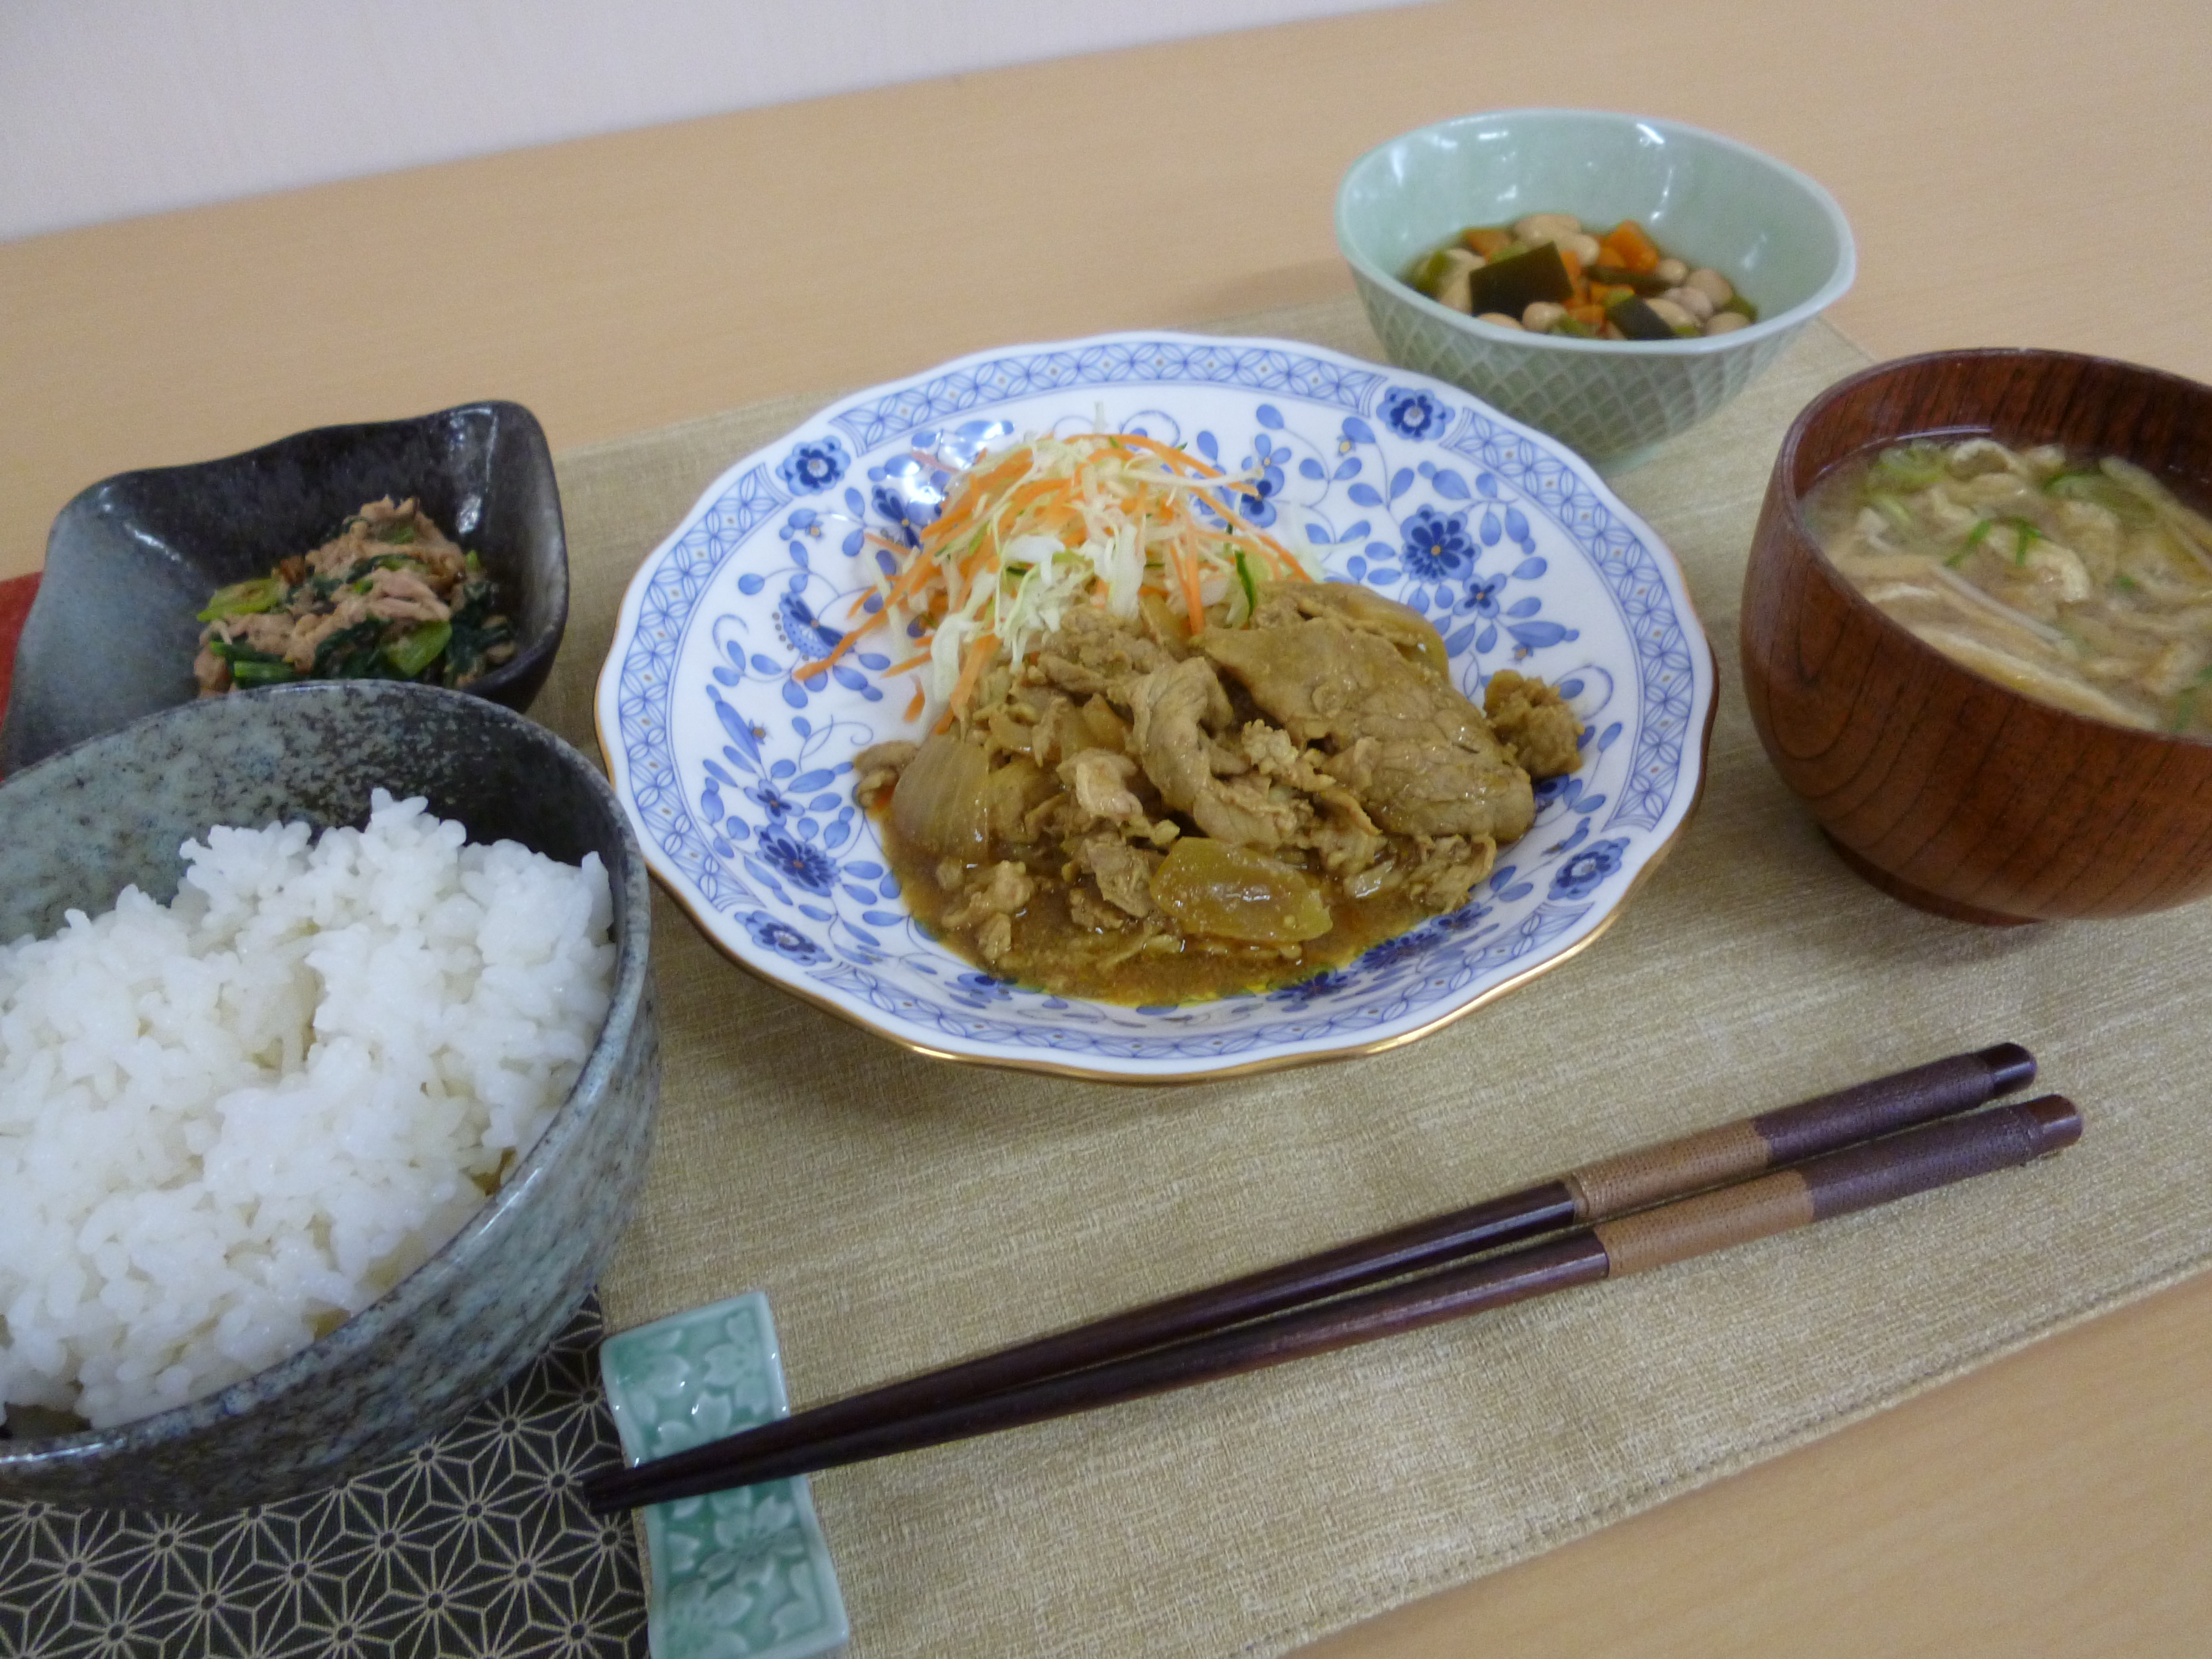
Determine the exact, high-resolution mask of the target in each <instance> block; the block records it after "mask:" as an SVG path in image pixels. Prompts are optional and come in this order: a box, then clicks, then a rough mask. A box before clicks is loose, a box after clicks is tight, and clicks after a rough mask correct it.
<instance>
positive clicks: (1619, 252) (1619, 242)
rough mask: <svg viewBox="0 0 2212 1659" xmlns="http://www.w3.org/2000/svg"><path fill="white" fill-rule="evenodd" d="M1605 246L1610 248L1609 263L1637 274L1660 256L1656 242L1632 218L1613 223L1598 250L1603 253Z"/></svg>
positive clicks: (1650, 267)
mask: <svg viewBox="0 0 2212 1659" xmlns="http://www.w3.org/2000/svg"><path fill="white" fill-rule="evenodd" d="M1607 248H1610V249H1611V250H1612V258H1611V259H1610V261H1609V263H1611V264H1617V265H1620V267H1621V268H1622V269H1623V270H1632V271H1635V272H1637V273H1638V275H1639V276H1640V275H1642V274H1643V273H1644V271H1647V270H1650V269H1652V268H1653V267H1654V266H1655V265H1656V264H1658V263H1659V260H1660V257H1661V256H1660V252H1659V248H1658V246H1657V244H1656V243H1654V242H1653V241H1652V240H1651V239H1650V237H1649V236H1647V235H1645V234H1644V227H1643V226H1641V225H1639V224H1638V223H1637V222H1636V221H1635V220H1633V219H1623V220H1622V221H1621V222H1620V223H1619V224H1617V225H1615V226H1614V227H1613V231H1612V234H1610V235H1608V236H1607V238H1606V239H1605V241H1604V243H1603V244H1601V246H1600V247H1599V250H1598V251H1599V252H1601V253H1603V252H1606V250H1607Z"/></svg>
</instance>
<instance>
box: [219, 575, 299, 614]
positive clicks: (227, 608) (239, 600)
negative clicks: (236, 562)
mask: <svg viewBox="0 0 2212 1659" xmlns="http://www.w3.org/2000/svg"><path fill="white" fill-rule="evenodd" d="M284 592H285V586H284V579H283V577H281V576H256V577H255V578H253V579H252V580H251V581H243V582H233V583H231V585H230V586H228V587H218V588H216V591H215V592H213V593H211V594H210V595H209V597H208V602H207V609H206V610H204V611H201V612H200V613H199V619H200V620H201V621H202V622H204V623H211V622H214V621H216V620H217V619H218V618H221V617H250V616H254V615H257V614H258V613H260V612H262V611H274V610H276V607H277V606H278V605H282V604H283V603H284Z"/></svg>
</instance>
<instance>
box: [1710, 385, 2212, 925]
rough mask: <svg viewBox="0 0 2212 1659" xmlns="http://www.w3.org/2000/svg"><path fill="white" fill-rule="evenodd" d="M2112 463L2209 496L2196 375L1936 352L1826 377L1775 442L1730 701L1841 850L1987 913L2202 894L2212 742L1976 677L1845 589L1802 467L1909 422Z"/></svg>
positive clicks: (1889, 876) (2187, 493) (2210, 476)
mask: <svg viewBox="0 0 2212 1659" xmlns="http://www.w3.org/2000/svg"><path fill="white" fill-rule="evenodd" d="M1975 433H1987V434H1989V435H1991V436H1994V437H1996V439H1998V440H1999V441H2002V442H2004V443H2008V444H2011V445H2015V446H2026V445H2030V444H2037V443H2047V442H2053V441H2056V442H2059V443H2063V444H2064V445H2066V446H2067V447H2068V448H2069V449H2070V450H2075V451H2079V452H2082V453H2087V454H2090V455H2096V456H2102V455H2118V456H2121V457H2124V459H2128V460H2130V461H2133V462H2135V463H2136V465H2140V466H2142V467H2144V468H2147V469H2148V471H2152V472H2154V473H2155V474H2157V475H2158V476H2159V477H2160V478H2161V479H2163V480H2165V481H2166V483H2168V484H2169V485H2170V486H2172V488H2173V489H2175V490H2176V492H2177V493H2178V494H2179V495H2182V496H2183V497H2184V498H2185V499H2186V500H2188V501H2191V502H2192V503H2193V504H2197V505H2202V504H2203V502H2204V501H2207V500H2208V499H2212V387H2206V386H2200V385H2198V384H2197V383H2196V382H2195V381H2192V380H2183V379H2181V378H2180V377H2179V376H2178V375H2173V374H2162V373H2160V372H2159V371H2158V370H2156V369H2150V368H2137V367H2136V366H2135V365H2132V364H2129V363H2122V362H2113V361H2112V360H2111V359H2109V358H2103V357H2083V356H2074V355H2072V354H2070V353H2066V352H2057V351H2009V350H2004V351H1946V352H1936V353H1932V354H1930V355H1929V356H1923V357H1907V358H1903V359H1901V360H1899V361H1898V362H1891V363H1883V364H1880V365H1877V366H1876V367H1875V368H1870V369H1869V370H1867V371H1866V372H1865V373H1864V374H1857V375H1854V376H1853V377H1852V378H1850V380H1844V381H1842V382H1840V383H1839V384H1838V385H1836V386H1832V387H1830V388H1829V389H1828V390H1827V391H1826V392H1823V393H1822V394H1821V395H1820V397H1819V398H1815V399H1814V401H1813V402H1812V403H1811V404H1808V406H1807V407H1806V409H1805V410H1804V411H1803V413H1802V414H1800V415H1799V416H1798V417H1797V419H1796V422H1795V423H1793V424H1792V425H1791V427H1790V432H1789V435H1788V436H1787V437H1786V438H1784V440H1783V444H1782V451H1781V453H1780V454H1779V455H1778V457H1777V458H1776V459H1775V463H1774V474H1773V477H1771V479H1770V480H1769V482H1768V483H1767V489H1766V501H1765V505H1764V507H1762V508H1761V509H1760V512H1759V528H1758V531H1757V532H1756V533H1755V534H1754V536H1753V541H1752V548H1751V558H1750V562H1749V565H1748V567H1747V569H1746V571H1745V573H1744V584H1743V629H1742V644H1743V678H1744V693H1745V696H1747V699H1748V700H1749V702H1750V704H1751V716H1752V720H1753V724H1755V725H1756V726H1758V728H1759V741H1760V742H1761V743H1762V744H1765V746H1766V753H1767V757H1768V758H1769V759H1770V760H1771V761H1772V762H1773V763H1774V768H1775V770H1777V771H1778V772H1779V773H1780V774H1781V775H1782V780H1783V781H1784V783H1786V784H1788V785H1789V786H1790V789H1791V790H1792V791H1793V792H1794V793H1796V795H1797V797H1798V798H1799V799H1801V800H1802V801H1803V802H1804V803H1805V804H1806V805H1807V806H1808V807H1809V808H1810V809H1811V810H1812V813H1813V816H1814V818H1815V819H1816V820H1817V821H1818V822H1819V823H1820V828H1821V829H1822V830H1823V831H1825V832H1826V835H1827V836H1828V838H1829V840H1830V842H1832V844H1833V845H1834V847H1835V848H1836V850H1837V851H1838V853H1840V854H1842V855H1843V858H1844V862H1845V863H1847V864H1849V865H1850V866H1851V868H1852V869H1854V870H1856V871H1857V872H1858V873H1859V874H1861V875H1862V876H1863V877H1865V878H1867V879H1868V880H1869V881H1870V882H1872V883H1873V884H1875V886H1877V887H1879V888H1881V890H1883V891H1884V892H1887V893H1890V894H1893V895H1894V896H1896V897H1898V898H1900V899H1903V900H1904V901H1905V902H1906V903H1908V904H1913V905H1917V906H1918V907H1919V908H1922V909H1924V910H1931V911H1934V912H1936V914H1937V915H1946V916H1952V917H1956V918H1958V919H1960V920H1961V921H1979V922H1989V923H1996V924H2004V923H2012V922H2021V921H2052V920H2057V919H2059V918H2062V917H2075V916H2124V915H2139V914H2141V913H2142V912H2143V911H2146V910H2157V909H2163V908H2166V906H2168V905H2174V904H2185V903H2187V902H2189V901H2190V900H2191V899H2195V898H2198V897H2201V896H2203V895H2204V894H2206V893H2207V892H2212V743H2207V742H2205V741H2203V740H2202V739H2199V738H2183V737H2173V736H2167V735H2165V734H2162V733H2159V732H2142V731H2134V730H2130V729H2128V728H2126V727H2124V726H2110V725H2106V723H2104V722H2103V721H2101V720H2089V719H2086V718H2084V717H2083V716H2081V715H2079V714H2069V713H2068V712H2067V711H2065V710H2064V709H2062V708H2053V707H2052V706H2051V705H2050V704H2048V703H2043V702H2037V701H2035V700H2034V699H2033V698H2031V697H2027V696H2023V695H2022V694H2021V693H2020V692H2017V691H2014V690H2009V689H2008V688H2006V687H2004V686H2002V685H1999V684H1996V683H1995V682H1994V681H1991V680H1988V679H1984V678H1982V677H1981V676H1980V675H1978V674H1976V673H1974V672H1972V671H1971V670H1968V669H1966V668H1962V667H1960V666H1959V665H1957V664H1955V663H1954V662H1952V661H1951V660H1950V659H1948V658H1947V657H1945V656H1943V655H1942V653H1940V652H1938V651H1936V649H1935V648H1934V647H1930V646H1928V645H1924V644H1923V643H1922V642H1921V641H1919V640H1917V638H1915V637H1914V636H1913V635H1911V633H1909V632H1908V631H1906V629H1905V628H1903V627H1902V626H1900V625H1899V623H1894V622H1893V621H1891V620H1890V619H1889V618H1888V617H1886V616H1884V615H1883V614H1882V613H1881V611H1878V610H1876V609H1875V606H1874V605H1872V604H1870V603H1869V601H1868V600H1866V599H1863V597H1861V595H1860V594H1859V592H1858V591H1857V589H1856V588H1854V587H1853V586H1851V585H1850V582H1849V581H1847V580H1845V579H1844V577H1843V576H1842V575H1841V574H1838V571H1837V570H1836V568H1835V567H1834V566H1832V564H1830V563H1829V562H1828V560H1827V558H1826V556H1825V555H1824V554H1823V553H1822V552H1821V551H1820V548H1819V547H1818V546H1817V545H1816V544H1815V543H1814V539H1813V537H1812V534H1811V532H1810V531H1809V530H1808V528H1807V526H1806V521H1805V515H1804V512H1803V502H1804V498H1805V495H1806V492H1807V491H1808V489H1810V488H1811V487H1812V484H1813V482H1814V479H1816V478H1818V477H1820V474H1821V473H1823V472H1825V471H1827V469H1828V468H1830V467H1832V466H1833V465H1835V464H1836V463H1837V462H1838V461H1840V460H1843V459H1844V458H1846V457H1847V456H1850V455H1851V454H1853V453H1857V452H1859V451H1863V450H1865V449H1869V448H1876V447H1884V446H1887V445H1888V444H1890V443H1893V442H1895V441H1899V440H1900V439H1904V438H1906V437H1910V436H1912V435H1920V434H1937V435H1956V436H1966V435H1972V434H1975Z"/></svg>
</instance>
